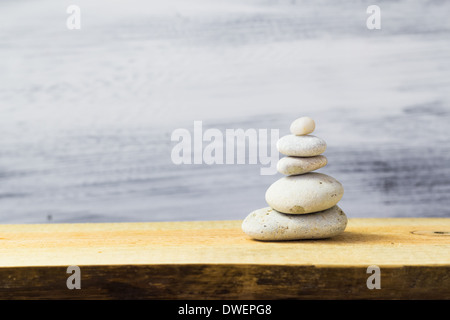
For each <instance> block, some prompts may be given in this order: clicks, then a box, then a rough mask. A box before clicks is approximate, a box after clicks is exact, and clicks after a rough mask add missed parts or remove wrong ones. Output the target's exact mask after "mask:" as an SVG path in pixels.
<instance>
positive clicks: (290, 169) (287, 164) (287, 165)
mask: <svg viewBox="0 0 450 320" xmlns="http://www.w3.org/2000/svg"><path fill="white" fill-rule="evenodd" d="M327 163H328V160H327V157H325V156H315V157H308V158H299V157H284V158H281V159H280V160H279V161H278V163H277V170H278V172H279V173H282V174H286V175H297V174H304V173H307V172H311V171H314V170H317V169H320V168H322V167H324V166H326V165H327Z"/></svg>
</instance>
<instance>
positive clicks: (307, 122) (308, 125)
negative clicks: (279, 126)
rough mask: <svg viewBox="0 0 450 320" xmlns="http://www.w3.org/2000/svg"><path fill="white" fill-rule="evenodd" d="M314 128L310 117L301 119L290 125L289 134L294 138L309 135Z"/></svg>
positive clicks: (314, 125)
mask: <svg viewBox="0 0 450 320" xmlns="http://www.w3.org/2000/svg"><path fill="white" fill-rule="evenodd" d="M315 128H316V124H315V122H314V120H313V119H311V118H310V117H301V118H298V119H297V120H294V121H293V122H292V124H291V128H290V129H291V133H292V134H294V135H296V136H304V135H306V134H310V133H311V132H313V131H314V129H315Z"/></svg>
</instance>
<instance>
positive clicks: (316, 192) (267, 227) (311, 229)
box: [242, 117, 347, 241]
mask: <svg viewBox="0 0 450 320" xmlns="http://www.w3.org/2000/svg"><path fill="white" fill-rule="evenodd" d="M314 129H315V123H314V120H313V119H311V118H309V117H302V118H299V119H297V120H295V121H294V122H293V123H292V124H291V127H290V130H291V133H292V134H291V135H287V136H284V137H282V138H281V139H280V140H278V142H277V148H278V151H279V152H280V153H282V154H284V155H286V156H287V157H284V158H282V159H280V161H279V162H278V166H277V169H278V171H279V172H280V173H282V174H285V175H287V177H284V178H281V179H280V180H278V181H276V182H275V183H273V184H272V185H271V186H270V187H269V189H267V192H266V202H267V203H268V205H269V206H270V207H266V208H262V209H258V210H256V211H253V212H252V213H250V214H249V215H248V216H247V217H246V218H245V220H244V222H243V223H242V230H243V231H244V232H245V233H246V234H247V235H249V236H250V237H252V238H253V239H257V240H271V241H274V240H300V239H322V238H330V237H333V236H336V235H338V234H340V233H342V232H343V231H344V230H345V227H346V226H347V216H346V215H345V213H344V212H343V211H342V210H341V209H340V208H339V207H338V206H337V205H336V204H337V203H338V202H339V200H341V198H342V196H343V195H344V188H343V187H342V184H341V183H340V182H339V181H337V180H336V179H334V178H333V177H330V176H328V175H326V174H323V173H317V172H311V171H314V170H317V169H319V168H322V167H324V166H325V165H326V164H327V158H326V157H325V156H323V155H321V154H322V153H323V152H324V151H325V149H326V148H327V144H326V143H325V141H324V140H322V139H321V138H319V137H316V136H313V135H310V133H312V132H313V131H314Z"/></svg>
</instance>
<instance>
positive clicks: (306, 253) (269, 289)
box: [0, 218, 450, 299]
mask: <svg viewBox="0 0 450 320" xmlns="http://www.w3.org/2000/svg"><path fill="white" fill-rule="evenodd" d="M240 223H241V221H200V222H199V221H196V222H167V223H166V222H161V223H105V224H42V225H0V298H3V299H5V298H6V299H20V298H35V299H37V298H65V299H66V298H77V299H80V298H81V299H91V298H97V299H116V298H142V299H145V298H149V299H204V298H212V299H285V298H289V299H303V298H304V299H310V298H324V299H336V298H338V299H349V298H357V299H380V298H387V299H405V298H414V299H442V298H444V299H449V298H450V289H449V288H450V276H449V274H450V255H449V252H450V219H448V218H411V219H406V218H397V219H395V218H390V219H350V220H349V224H348V227H347V229H346V231H345V232H344V233H343V234H342V235H340V236H337V237H335V238H332V239H325V240H308V241H289V242H261V241H254V240H251V239H249V238H248V237H247V236H246V235H245V234H243V233H242V231H241V229H240ZM70 265H77V266H79V267H80V268H81V279H82V280H81V282H82V288H81V290H69V289H67V287H66V280H67V277H68V276H69V274H67V273H66V270H67V267H68V266H70ZM370 265H377V266H379V267H380V269H381V289H379V290H377V289H373V290H369V289H368V288H367V285H366V281H367V278H368V277H369V276H370V274H367V273H366V271H367V267H368V266H370Z"/></svg>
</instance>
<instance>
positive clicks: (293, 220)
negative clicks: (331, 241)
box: [242, 206, 347, 241]
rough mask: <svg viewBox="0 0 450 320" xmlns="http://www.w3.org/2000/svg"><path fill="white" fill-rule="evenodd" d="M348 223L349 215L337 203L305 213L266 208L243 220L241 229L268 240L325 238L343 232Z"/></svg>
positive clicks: (254, 237)
mask: <svg viewBox="0 0 450 320" xmlns="http://www.w3.org/2000/svg"><path fill="white" fill-rule="evenodd" d="M346 226H347V216H346V215H345V213H344V212H343V211H342V210H341V208H339V207H338V206H333V207H331V208H329V209H327V210H324V211H320V212H315V213H310V214H302V215H294V214H284V213H280V212H278V211H276V210H274V209H272V208H270V207H267V208H262V209H258V210H255V211H253V212H252V213H250V214H249V215H248V216H247V217H246V218H245V219H244V221H243V222H242V231H244V232H245V233H246V234H247V235H249V236H250V237H251V238H253V239H256V240H266V241H280V240H301V239H324V238H330V237H334V236H337V235H338V234H340V233H342V232H344V230H345V228H346Z"/></svg>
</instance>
